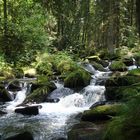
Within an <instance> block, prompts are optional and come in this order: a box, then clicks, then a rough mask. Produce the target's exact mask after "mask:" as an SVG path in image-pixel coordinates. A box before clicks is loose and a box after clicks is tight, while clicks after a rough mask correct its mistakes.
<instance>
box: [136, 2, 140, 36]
mask: <svg viewBox="0 0 140 140" xmlns="http://www.w3.org/2000/svg"><path fill="white" fill-rule="evenodd" d="M136 17H137V25H138V32H139V35H140V0H136Z"/></svg>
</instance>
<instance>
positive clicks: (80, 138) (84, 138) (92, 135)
mask: <svg viewBox="0 0 140 140" xmlns="http://www.w3.org/2000/svg"><path fill="white" fill-rule="evenodd" d="M105 128H106V124H100V125H95V124H93V123H91V122H81V123H79V124H76V125H74V126H73V127H72V129H71V130H70V131H69V132H68V140H101V139H102V138H103V134H104V130H105Z"/></svg>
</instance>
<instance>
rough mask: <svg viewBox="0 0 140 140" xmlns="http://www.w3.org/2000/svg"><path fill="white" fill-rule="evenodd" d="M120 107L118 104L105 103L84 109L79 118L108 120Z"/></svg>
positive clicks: (92, 120)
mask: <svg viewBox="0 0 140 140" xmlns="http://www.w3.org/2000/svg"><path fill="white" fill-rule="evenodd" d="M120 107H121V105H120V104H106V105H101V106H97V107H95V108H93V109H91V110H87V111H85V112H84V113H83V115H82V117H81V120H82V121H91V122H95V121H105V120H109V119H111V118H112V117H113V116H116V115H117V113H118V112H119V109H120Z"/></svg>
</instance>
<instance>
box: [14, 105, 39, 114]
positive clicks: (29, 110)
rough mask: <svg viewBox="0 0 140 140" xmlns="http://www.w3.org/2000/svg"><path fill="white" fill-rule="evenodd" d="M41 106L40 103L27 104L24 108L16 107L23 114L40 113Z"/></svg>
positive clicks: (16, 110) (17, 111)
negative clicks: (34, 104)
mask: <svg viewBox="0 0 140 140" xmlns="http://www.w3.org/2000/svg"><path fill="white" fill-rule="evenodd" d="M40 107H41V106H39V105H36V106H27V107H24V108H17V109H15V112H16V113H20V114H23V115H38V114H39V108H40Z"/></svg>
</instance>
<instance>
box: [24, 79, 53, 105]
mask: <svg viewBox="0 0 140 140" xmlns="http://www.w3.org/2000/svg"><path fill="white" fill-rule="evenodd" d="M40 79H41V80H39V79H38V82H36V83H32V87H31V93H30V94H29V95H28V96H27V98H26V101H25V103H27V102H37V103H40V102H45V100H46V97H47V96H48V94H49V93H51V92H52V91H53V90H55V89H56V86H55V84H54V83H53V82H50V81H49V80H42V79H43V78H40ZM44 79H45V78H44Z"/></svg>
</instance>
